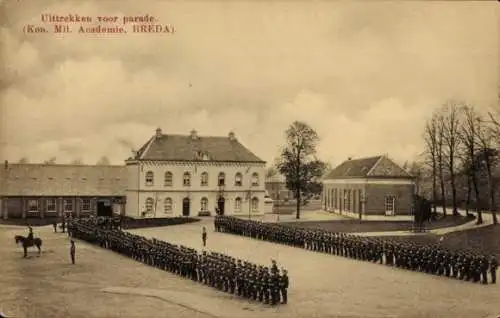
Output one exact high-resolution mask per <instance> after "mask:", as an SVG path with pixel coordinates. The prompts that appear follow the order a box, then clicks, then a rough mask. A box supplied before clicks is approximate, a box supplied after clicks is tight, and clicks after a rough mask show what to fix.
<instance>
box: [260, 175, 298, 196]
mask: <svg viewBox="0 0 500 318" xmlns="http://www.w3.org/2000/svg"><path fill="white" fill-rule="evenodd" d="M266 191H267V193H268V194H269V197H270V198H271V199H273V200H280V201H282V200H292V199H293V192H292V191H290V190H288V188H287V187H286V179H285V177H284V176H283V175H281V174H279V173H277V174H275V175H274V176H272V177H267V178H266Z"/></svg>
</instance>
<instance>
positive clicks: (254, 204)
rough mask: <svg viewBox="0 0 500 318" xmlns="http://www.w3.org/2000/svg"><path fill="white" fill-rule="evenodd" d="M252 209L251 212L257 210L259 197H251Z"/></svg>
mask: <svg viewBox="0 0 500 318" xmlns="http://www.w3.org/2000/svg"><path fill="white" fill-rule="evenodd" d="M252 211H253V212H257V211H259V199H258V198H257V197H254V198H253V199H252Z"/></svg>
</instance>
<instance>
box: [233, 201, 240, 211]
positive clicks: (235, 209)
mask: <svg viewBox="0 0 500 318" xmlns="http://www.w3.org/2000/svg"><path fill="white" fill-rule="evenodd" d="M234 212H241V198H240V197H238V198H236V199H235V200H234Z"/></svg>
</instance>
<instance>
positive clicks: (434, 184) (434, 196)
mask: <svg viewBox="0 0 500 318" xmlns="http://www.w3.org/2000/svg"><path fill="white" fill-rule="evenodd" d="M436 176H437V167H436V159H432V206H433V212H434V214H437V205H436V200H437V178H436Z"/></svg>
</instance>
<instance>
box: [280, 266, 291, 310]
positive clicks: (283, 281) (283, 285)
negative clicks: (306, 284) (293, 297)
mask: <svg viewBox="0 0 500 318" xmlns="http://www.w3.org/2000/svg"><path fill="white" fill-rule="evenodd" d="M281 271H282V273H283V274H282V275H281V277H280V292H281V299H282V302H281V303H282V304H286V303H287V302H288V292H287V290H288V284H289V279H288V274H287V271H286V269H284V268H283V269H282V270H281Z"/></svg>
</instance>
